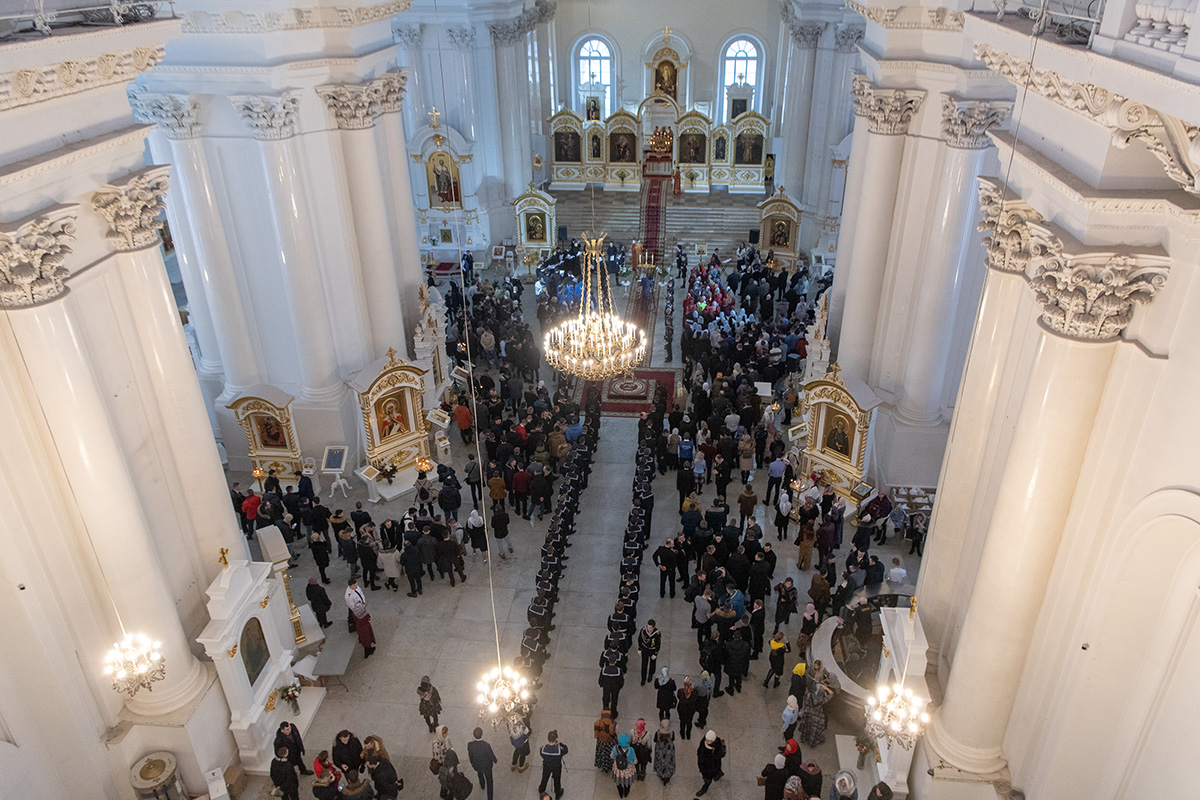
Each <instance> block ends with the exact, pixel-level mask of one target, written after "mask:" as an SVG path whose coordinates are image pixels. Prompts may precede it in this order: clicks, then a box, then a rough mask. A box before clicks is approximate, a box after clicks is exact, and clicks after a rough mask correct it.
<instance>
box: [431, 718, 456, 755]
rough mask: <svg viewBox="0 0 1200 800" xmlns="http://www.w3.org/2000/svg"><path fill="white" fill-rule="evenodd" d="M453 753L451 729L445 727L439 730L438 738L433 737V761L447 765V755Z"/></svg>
mask: <svg viewBox="0 0 1200 800" xmlns="http://www.w3.org/2000/svg"><path fill="white" fill-rule="evenodd" d="M453 752H454V743H453V742H452V741H450V728H448V727H447V726H445V725H443V726H441V727H440V728H438V729H437V736H435V737H433V759H434V760H435V761H437V762H439V763H445V761H446V754H447V753H453Z"/></svg>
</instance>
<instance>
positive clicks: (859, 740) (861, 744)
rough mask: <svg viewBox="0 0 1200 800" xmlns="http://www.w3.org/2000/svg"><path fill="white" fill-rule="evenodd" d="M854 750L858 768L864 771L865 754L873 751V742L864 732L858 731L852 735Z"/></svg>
mask: <svg viewBox="0 0 1200 800" xmlns="http://www.w3.org/2000/svg"><path fill="white" fill-rule="evenodd" d="M854 749H855V750H857V751H858V768H859V769H865V768H866V766H867V754H868V753H870V752H871V751H873V750H874V749H875V740H874V739H872V738H871V735H870V734H868V733H867V732H866V731H859V732H858V733H856V734H855V735H854Z"/></svg>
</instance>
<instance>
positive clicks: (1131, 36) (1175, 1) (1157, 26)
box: [1125, 0, 1196, 53]
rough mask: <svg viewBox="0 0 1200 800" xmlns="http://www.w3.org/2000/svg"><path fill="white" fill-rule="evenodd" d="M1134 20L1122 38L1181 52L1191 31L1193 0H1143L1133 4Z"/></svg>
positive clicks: (1194, 5) (1193, 9)
mask: <svg viewBox="0 0 1200 800" xmlns="http://www.w3.org/2000/svg"><path fill="white" fill-rule="evenodd" d="M1134 10H1135V12H1136V13H1137V21H1136V22H1134V24H1133V27H1131V28H1130V29H1129V32H1128V33H1126V34H1125V41H1127V42H1134V43H1136V44H1141V45H1146V46H1147V47H1153V48H1154V49H1155V50H1164V51H1166V52H1169V53H1182V52H1183V49H1184V48H1185V47H1186V46H1187V41H1188V34H1189V33H1190V32H1191V21H1192V17H1193V16H1194V15H1195V13H1196V0H1143V1H1142V2H1138V3H1137V4H1135V6H1134Z"/></svg>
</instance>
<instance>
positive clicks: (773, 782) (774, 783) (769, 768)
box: [760, 753, 788, 800]
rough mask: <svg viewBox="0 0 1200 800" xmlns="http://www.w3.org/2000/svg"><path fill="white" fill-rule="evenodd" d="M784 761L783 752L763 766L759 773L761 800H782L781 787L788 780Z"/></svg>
mask: <svg viewBox="0 0 1200 800" xmlns="http://www.w3.org/2000/svg"><path fill="white" fill-rule="evenodd" d="M784 763H785V762H784V759H783V753H780V754H779V755H777V756H775V760H774V761H773V762H772V763H770V764H767V765H766V766H765V767H763V769H762V772H761V773H760V775H761V776H762V778H763V782H762V785H763V800H783V787H784V786H785V785H786V784H787V781H788V774H787V771H786V770H784V768H783V765H784Z"/></svg>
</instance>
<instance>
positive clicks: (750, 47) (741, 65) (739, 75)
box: [721, 38, 762, 121]
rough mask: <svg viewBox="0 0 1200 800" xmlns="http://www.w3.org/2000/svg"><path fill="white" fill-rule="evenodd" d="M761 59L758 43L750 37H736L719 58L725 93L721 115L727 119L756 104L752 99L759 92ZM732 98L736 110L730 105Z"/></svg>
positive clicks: (754, 99)
mask: <svg viewBox="0 0 1200 800" xmlns="http://www.w3.org/2000/svg"><path fill="white" fill-rule="evenodd" d="M761 58H762V54H761V50H760V48H759V46H758V45H757V44H756V43H754V42H753V41H751V40H750V39H745V38H738V39H734V40H733V41H732V42H730V43H729V44H728V45H726V47H725V53H724V55H723V57H722V59H721V77H722V86H723V93H724V98H723V101H724V102H723V103H722V106H723V109H722V116H723V117H724V119H725V120H726V121H729V120H732V119H733V118H734V117H736V116H737V115H738V114H740V113H742V112H743V111H749V110H750V109H753V108H755V107H756V106H757V103H756V102H755V101H756V99H757V95H758V75H759V72H760V68H761V66H762V64H761ZM735 100H736V101H737V108H736V109H734V108H732V106H733V104H734V101H735Z"/></svg>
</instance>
